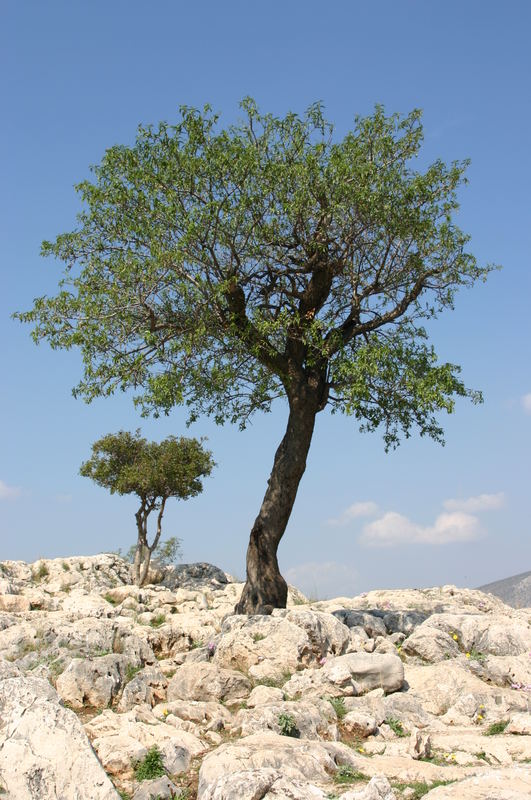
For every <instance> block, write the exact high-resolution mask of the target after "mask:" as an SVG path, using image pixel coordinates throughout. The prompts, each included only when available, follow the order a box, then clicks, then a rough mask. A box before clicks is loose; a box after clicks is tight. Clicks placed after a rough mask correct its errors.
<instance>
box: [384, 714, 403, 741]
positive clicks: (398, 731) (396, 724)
mask: <svg viewBox="0 0 531 800" xmlns="http://www.w3.org/2000/svg"><path fill="white" fill-rule="evenodd" d="M385 722H386V723H387V725H389V727H390V728H391V730H392V731H393V733H394V734H395V736H399V737H400V738H402V737H404V736H407V735H408V734H407V733H406V732H405V730H404V728H403V727H402V723H401V722H400V720H399V719H396V717H387V718H386V720H385Z"/></svg>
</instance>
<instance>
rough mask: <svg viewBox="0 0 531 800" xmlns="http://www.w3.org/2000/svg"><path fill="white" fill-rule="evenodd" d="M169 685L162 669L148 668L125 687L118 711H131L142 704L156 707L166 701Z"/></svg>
mask: <svg viewBox="0 0 531 800" xmlns="http://www.w3.org/2000/svg"><path fill="white" fill-rule="evenodd" d="M126 677H127V672H126ZM167 685H168V681H167V679H166V677H165V676H164V674H163V673H162V672H161V670H160V669H157V667H146V668H145V669H143V670H141V672H139V673H138V674H136V675H135V676H134V677H133V678H132V680H130V681H129V682H128V683H127V684H126V685H125V687H124V690H123V692H122V696H121V697H120V701H119V703H118V706H117V710H118V711H129V710H130V709H131V708H134V706H138V705H140V704H141V703H147V704H148V705H150V706H154V705H156V704H157V703H160V702H161V701H162V700H165V699H166V687H167Z"/></svg>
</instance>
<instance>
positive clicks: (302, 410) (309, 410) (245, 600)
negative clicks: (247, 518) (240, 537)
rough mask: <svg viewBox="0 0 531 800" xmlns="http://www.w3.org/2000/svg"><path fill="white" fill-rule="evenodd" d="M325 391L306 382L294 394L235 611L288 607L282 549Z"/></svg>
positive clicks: (255, 526) (250, 543) (248, 611)
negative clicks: (280, 557)
mask: <svg viewBox="0 0 531 800" xmlns="http://www.w3.org/2000/svg"><path fill="white" fill-rule="evenodd" d="M320 394H321V393H320V392H317V391H316V390H315V389H310V387H308V385H307V384H306V385H304V387H302V389H300V390H299V391H298V392H297V394H296V396H294V397H292V398H290V404H289V405H290V411H289V418H288V425H287V428H286V433H285V434H284V438H283V439H282V441H281V443H280V445H279V448H278V450H277V452H276V453H275V460H274V463H273V469H272V471H271V475H270V477H269V481H268V485H267V490H266V493H265V496H264V500H263V502H262V507H261V508H260V512H259V514H258V516H257V518H256V520H255V523H254V525H253V528H252V531H251V536H250V540H249V547H248V549H247V581H246V583H245V586H244V587H243V593H242V596H241V599H240V601H239V603H238V604H237V606H236V608H235V613H236V614H271V612H272V611H273V609H274V608H285V607H286V600H287V595H288V587H287V584H286V581H285V580H284V578H283V577H282V575H281V574H280V571H279V568H278V561H277V549H278V545H279V543H280V540H281V539H282V536H283V534H284V531H285V530H286V526H287V524H288V520H289V518H290V514H291V510H292V508H293V504H294V502H295V497H296V496H297V489H298V488H299V483H300V480H301V478H302V476H303V474H304V470H305V469H306V457H307V455H308V450H309V449H310V443H311V441H312V434H313V429H314V424H315V417H316V414H317V412H318V411H319V410H320V409H321V408H322V407H323V405H322V398H321V399H320Z"/></svg>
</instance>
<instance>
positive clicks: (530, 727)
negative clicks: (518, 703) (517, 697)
mask: <svg viewBox="0 0 531 800" xmlns="http://www.w3.org/2000/svg"><path fill="white" fill-rule="evenodd" d="M505 733H516V734H519V735H520V736H531V714H530V713H529V712H527V713H526V714H513V715H512V717H511V719H510V720H509V724H508V725H507V727H506V728H505Z"/></svg>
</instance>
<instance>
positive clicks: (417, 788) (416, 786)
mask: <svg viewBox="0 0 531 800" xmlns="http://www.w3.org/2000/svg"><path fill="white" fill-rule="evenodd" d="M450 783H455V781H433V783H426V781H413V782H412V783H401V782H399V781H398V782H397V781H391V786H392V787H393V789H398V790H399V791H400V792H403V791H404V790H405V789H413V794H410V795H409V798H408V800H419V798H421V797H424V795H425V794H428V792H431V790H432V789H436V788H437V787H438V786H448V785H449V784H450Z"/></svg>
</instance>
